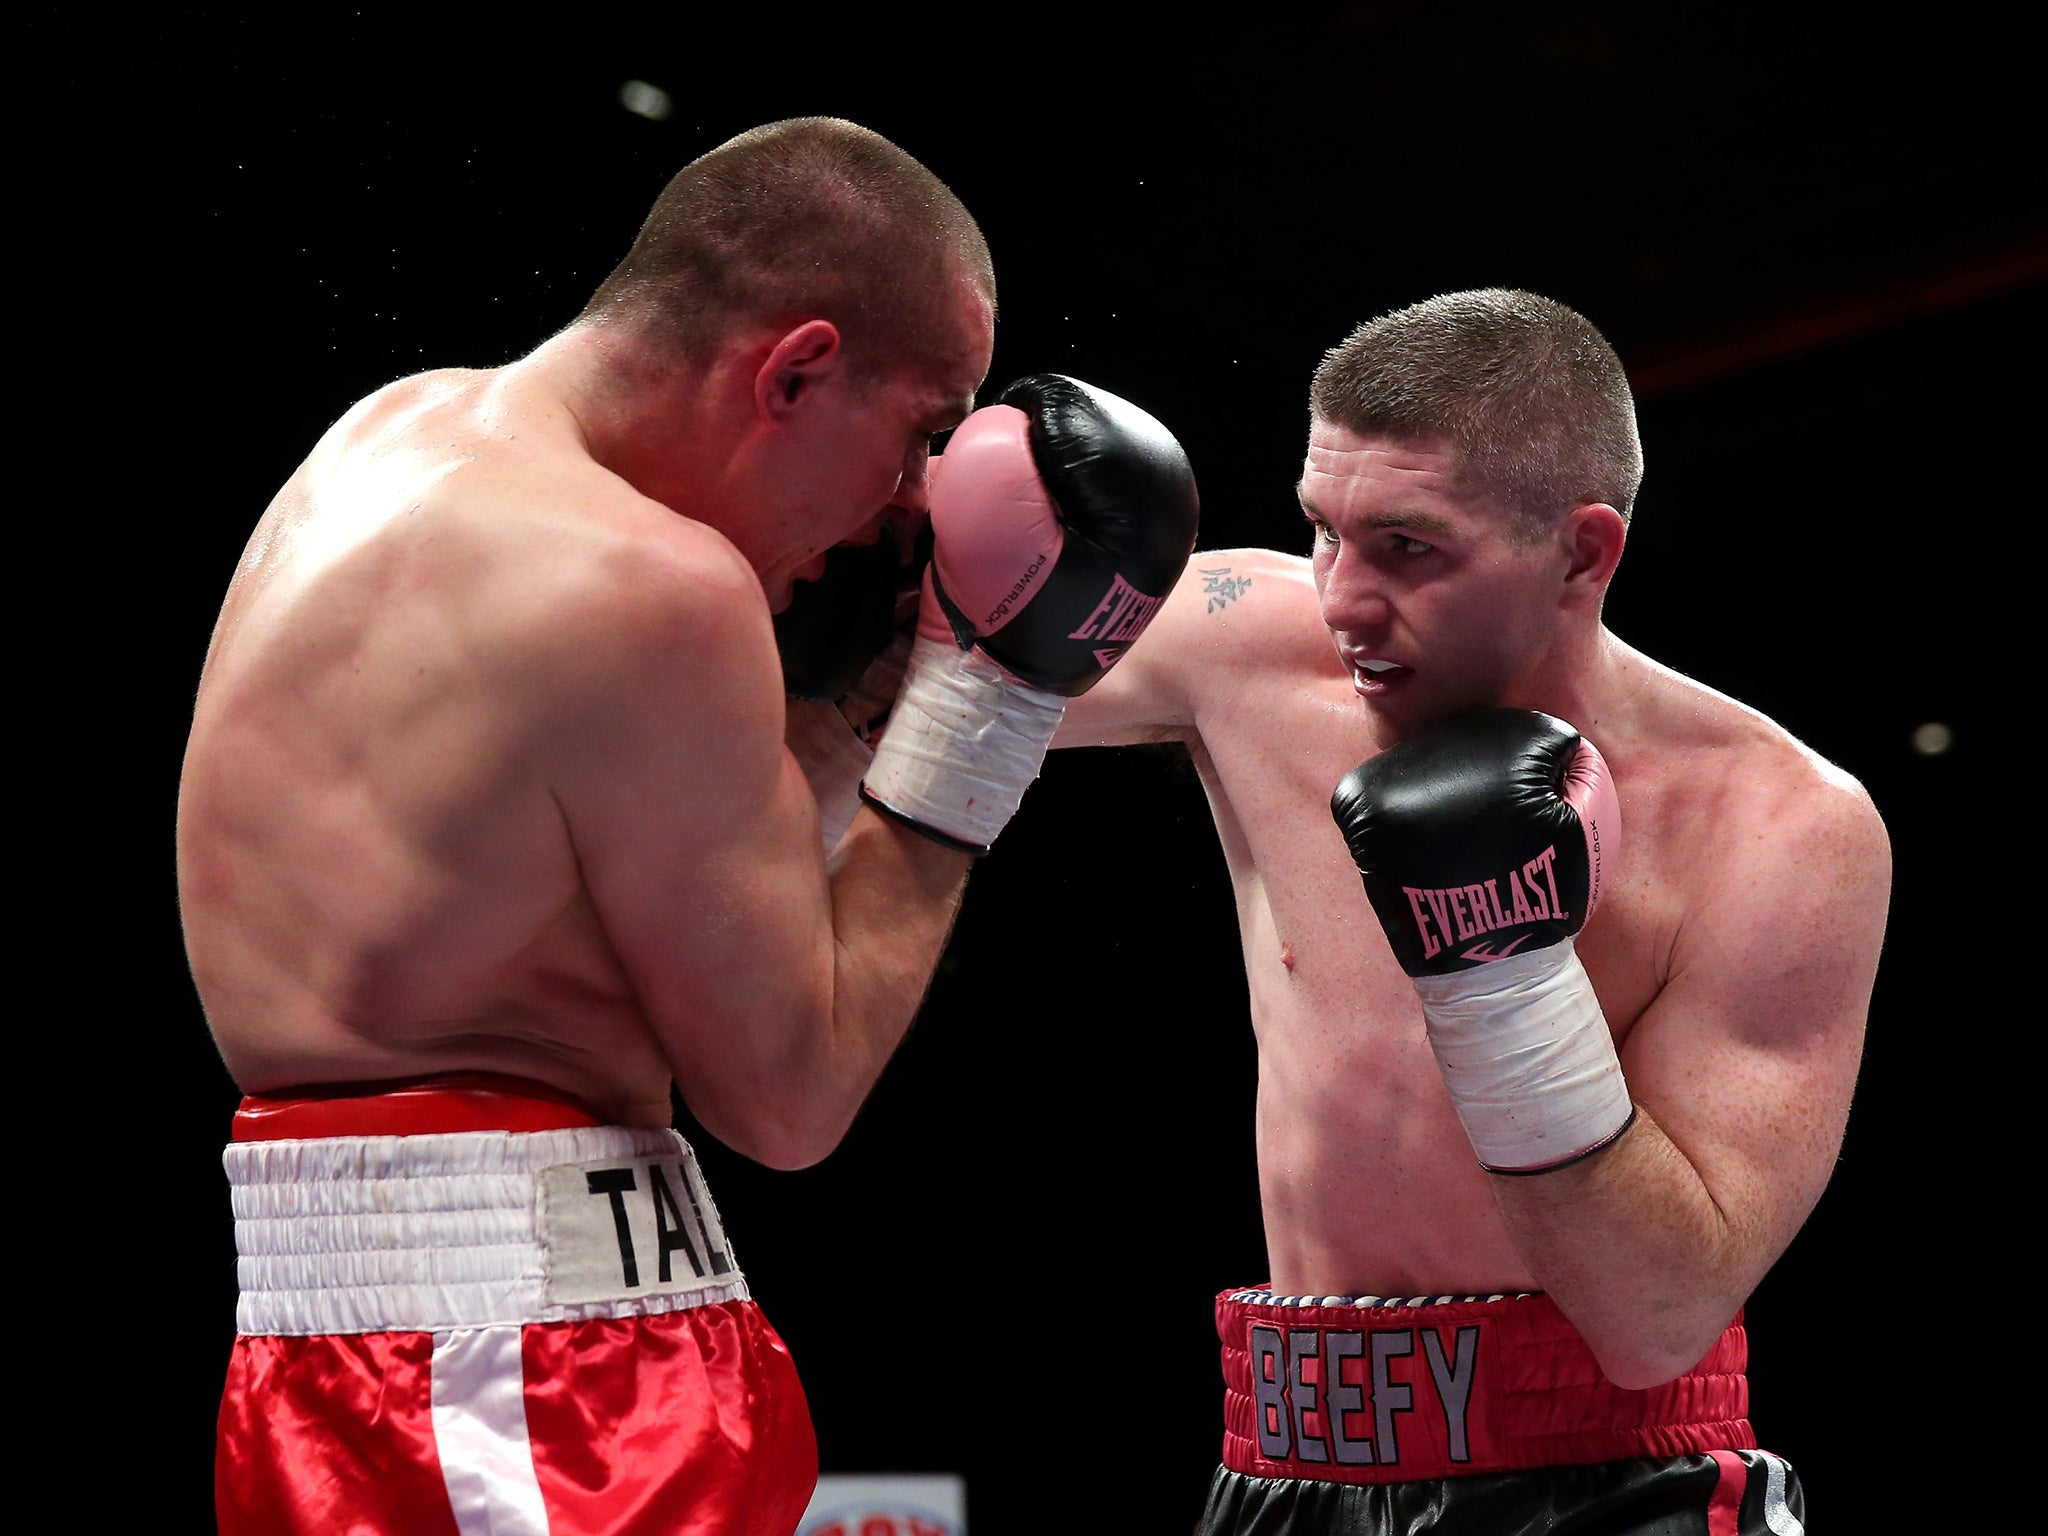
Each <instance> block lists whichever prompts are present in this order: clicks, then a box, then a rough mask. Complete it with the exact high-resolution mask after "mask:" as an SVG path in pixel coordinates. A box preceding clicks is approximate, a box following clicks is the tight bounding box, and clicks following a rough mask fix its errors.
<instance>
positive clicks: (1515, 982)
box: [1414, 940, 1635, 1173]
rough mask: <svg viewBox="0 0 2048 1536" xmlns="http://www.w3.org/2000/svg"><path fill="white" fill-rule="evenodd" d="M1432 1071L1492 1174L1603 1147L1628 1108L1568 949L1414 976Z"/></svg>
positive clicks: (1607, 1039)
mask: <svg viewBox="0 0 2048 1536" xmlns="http://www.w3.org/2000/svg"><path fill="white" fill-rule="evenodd" d="M1414 982H1415V990H1416V993H1417V994H1418V995H1419V996H1420V997H1421V999H1422V1014H1423V1019H1424V1021H1425V1022H1426V1023H1427V1025H1428V1028H1429V1044H1430V1048H1431V1049H1432V1050H1434V1051H1435V1052H1436V1062H1437V1068H1438V1070H1439V1071H1441V1072H1442V1073H1443V1079H1444V1085H1445V1086H1446V1087H1447V1088H1449V1089H1450V1091H1451V1102H1452V1103H1453V1104H1455V1105H1456V1106H1457V1110H1458V1119H1459V1120H1460V1122H1462V1123H1463V1125H1464V1127H1465V1134H1466V1136H1467V1137H1469V1138H1470V1140H1471V1142H1472V1150H1473V1151H1474V1152H1476V1153H1477V1154H1478V1155H1479V1162H1480V1166H1482V1167H1483V1168H1485V1169H1486V1170H1487V1171H1488V1172H1489V1173H1540V1172H1542V1171H1543V1170H1545V1169H1547V1168H1555V1167H1557V1166H1559V1165H1560V1164H1563V1163H1568V1162H1570V1161H1572V1160H1573V1159H1574V1158H1576V1157H1580V1156H1582V1155H1583V1154H1585V1153H1587V1152H1590V1151H1592V1150H1594V1149H1595V1148H1597V1147H1599V1146H1601V1145H1603V1144H1605V1143H1606V1142H1609V1141H1612V1140H1613V1139H1614V1138H1615V1137H1616V1136H1618V1135H1620V1134H1621V1133H1622V1132H1623V1131H1624V1130H1626V1129H1627V1128H1628V1125H1629V1122H1630V1120H1632V1119H1633V1118H1634V1116H1635V1105H1634V1104H1633V1103H1631V1102H1630V1100H1629V1096H1628V1082H1627V1080H1626V1079H1624V1078H1623V1077H1622V1075H1621V1059H1620V1058H1619V1057H1618V1056H1616V1055H1615V1051H1614V1036H1613V1034H1612V1033H1610V1032H1609V1030H1608V1028H1607V1019H1606V1016H1605V1015H1603V1014H1602V1013H1601V1011H1600V1000H1599V998H1597V997H1595V996H1594V995H1593V983H1592V981H1591V980H1590V979H1589V978H1588V977H1587V975H1586V968H1585V966H1583V965H1582V964H1580V963H1579V956H1578V952H1577V951H1576V950H1575V949H1574V948H1573V947H1572V944H1571V941H1570V940H1566V941H1565V942H1564V943H1562V944H1552V945H1549V946H1547V947H1545V948H1543V949H1538V950H1532V951H1531V952H1530V953H1528V954H1525V955H1515V956H1512V957H1510V958H1509V959H1506V960H1495V961H1492V962H1490V963H1489V964H1486V965H1482V966H1478V967H1476V968H1475V969H1473V970H1469V971H1458V972H1454V973H1453V974H1451V975H1448V976H1417V977H1415V978H1414Z"/></svg>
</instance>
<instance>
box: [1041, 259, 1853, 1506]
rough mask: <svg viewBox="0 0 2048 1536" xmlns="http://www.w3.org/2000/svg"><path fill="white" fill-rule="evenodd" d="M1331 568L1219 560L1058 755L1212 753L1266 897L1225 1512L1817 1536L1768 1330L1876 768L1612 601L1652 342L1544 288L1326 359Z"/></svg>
mask: <svg viewBox="0 0 2048 1536" xmlns="http://www.w3.org/2000/svg"><path fill="white" fill-rule="evenodd" d="M1310 402H1311V411H1310V422H1309V436H1308V451H1307V456H1306V461H1305V464H1304V468H1303V472H1302V476H1301V480H1300V483H1299V485H1298V487H1297V496H1298V499H1299V501H1300V504H1301V509H1302V511H1303V513H1304V514H1305V516H1306V518H1307V521H1308V525H1309V534H1310V540H1311V553H1310V555H1309V556H1308V558H1306V559H1302V558H1299V557H1295V556H1290V555H1285V554H1280V553H1276V552H1273V551H1270V550H1260V549H1237V550H1219V551H1214V552H1200V553H1197V554H1196V555H1195V556H1194V558H1193V559H1192V560H1191V561H1190V562H1189V565H1188V568H1187V571H1186V573H1185V575H1184V576H1183V578H1182V580H1181V581H1180V583H1179V584H1178V585H1177V586H1176V588H1175V589H1174V591H1173V593H1172V595H1171V596H1170V597H1169V598H1168V599H1167V601H1166V604H1165V606H1164V607H1163V608H1162V610H1161V611H1160V613H1159V614H1158V616H1157V617H1156V619H1155V620H1154V623H1153V626H1152V628H1151V630H1150V631H1148V633H1147V637H1146V640H1145V643H1144V644H1143V645H1142V646H1140V647H1139V648H1138V649H1137V650H1136V652H1135V653H1134V654H1133V655H1132V656H1131V658H1130V659H1129V660H1128V661H1127V662H1126V663H1125V664H1124V665H1123V666H1120V667H1119V668H1118V669H1117V671H1116V673H1115V674H1114V675H1113V676H1112V677H1111V678H1109V679H1108V680H1107V681H1106V682H1105V683H1104V685H1103V686H1102V687H1101V688H1098V689H1096V690H1094V691H1093V692H1092V693H1090V694H1089V695H1088V696H1087V697H1086V698H1085V699H1079V700H1076V701H1075V705H1074V707H1073V708H1072V709H1070V710H1069V711H1068V713H1067V715H1066V718H1065V720H1064V721H1063V723H1062V726H1061V728H1060V731H1059V733H1058V735H1057V737H1056V738H1055V742H1054V745H1055V746H1087V745H1114V744H1118V743H1127V742H1147V741H1150V742H1180V743H1184V744H1185V745H1186V747H1187V748H1188V749H1189V751H1190V753H1191V755H1192V758H1193V762H1194V765H1195V767H1196V770H1197V772H1198V773H1199V775H1200V777H1201V781H1202V784H1203V787H1204V789H1205V791H1206V793H1207V796H1208V800H1209V804H1210V807H1211V810H1212V812H1213V815H1214V818H1215V823H1216V828H1217V832H1218V834H1219V837H1220V839H1221V842H1222V847H1223V851H1224V854H1225V858H1226V862H1227V864H1228V867H1229V869H1230V872H1231V877H1232V881H1233V884H1234V886H1235V889H1236V895H1237V908H1238V914H1239V924H1240V930H1241V937H1242V946H1243V956H1244V963H1245V967H1246V978H1247V984H1248V991H1249V998H1250V1004H1251V1013H1252V1025H1253V1029H1254V1032H1255V1034H1256V1037H1257V1045H1258V1090H1257V1110H1256V1118H1257V1131H1256V1134H1257V1147H1258V1172H1259V1179H1260V1191H1261V1208H1262V1216H1263V1221H1264V1227H1265V1234H1266V1244H1267V1263H1268V1266H1269V1273H1268V1276H1267V1277H1266V1279H1265V1282H1264V1283H1263V1284H1261V1285H1259V1286H1257V1287H1256V1288H1253V1289H1248V1290H1241V1289H1233V1290H1230V1291H1225V1292H1224V1293H1222V1294H1221V1295H1220V1296H1219V1297H1218V1298H1217V1301H1216V1318H1217V1325H1218V1331H1219V1335H1220V1337H1221V1340H1222V1345H1223V1367H1224V1379H1225V1401H1224V1438H1223V1454H1222V1458H1221V1465H1220V1466H1219V1467H1218V1468H1217V1471H1216V1474H1215V1477H1214V1479H1213V1482H1212V1484H1211V1487H1210V1491H1209V1498H1208V1504H1207V1508H1206V1511H1205V1514H1204V1516H1203V1519H1202V1524H1201V1529H1202V1531H1203V1532H1205V1533H1209V1536H1223V1533H1250V1532H1253V1531H1258V1532H1271V1531H1282V1530H1287V1531H1302V1532H1308V1531H1316V1532H1342V1533H1360V1536H1364V1533H1371V1536H1394V1533H1400V1532H1409V1531H1420V1530H1428V1531H1430V1532H1433V1533H1436V1536H1455V1533H1467V1536H1480V1533H1485V1536H1499V1533H1502V1532H1536V1531H1567V1530H1572V1531H1576V1530H1587V1531H1591V1530H1596V1529H1597V1530H1598V1531H1600V1532H1602V1533H1604V1536H1622V1533H1636V1536H1652V1533H1654V1536H1735V1533H1747V1536H1763V1533H1766V1532H1769V1533H1771V1536H1792V1533H1794V1532H1797V1531H1799V1530H1801V1529H1802V1528H1803V1520H1804V1512H1805V1500H1806V1492H1805V1489H1804V1487H1803V1486H1802V1485H1801V1483H1800V1481H1799V1479H1798V1477H1797V1476H1796V1475H1795V1474H1794V1472H1793V1471H1792V1469H1791V1468H1790V1467H1789V1466H1788V1465H1787V1464H1786V1463H1785V1462H1784V1461H1783V1460H1782V1459H1781V1458H1779V1457H1776V1456H1774V1455H1772V1454H1770V1453H1769V1452H1767V1451H1765V1450H1763V1449H1761V1448H1760V1447H1759V1445H1758V1441H1757V1437H1756V1435H1755V1432H1754V1430H1753V1429H1752V1425H1751V1421H1750V1417H1749V1413H1750V1408H1749V1398H1748V1386H1747V1379H1746V1376H1745V1374H1744V1371H1745V1350H1746V1334H1745V1331H1744V1310H1745V1307H1746V1305H1747V1303H1748V1300H1749V1297H1750V1295H1751V1293H1752V1291H1753V1290H1754V1288H1755V1286H1756V1284H1757V1282H1758V1280H1759V1279H1760V1278H1761V1277H1762V1276H1763V1275H1764V1274H1765V1272H1766V1271H1767V1270H1768V1269H1769V1268H1770V1267H1771V1266H1772V1265H1773V1264H1774V1263H1775V1262H1776V1261H1777V1259H1778V1257H1779V1255H1780V1254H1781V1253H1782V1252H1783V1251H1784V1250H1785V1247H1786V1245H1787V1244H1788V1243H1789V1242H1791V1240H1792V1239H1793V1237H1794V1236H1795V1234H1796V1233H1797V1232H1798V1230H1799V1228H1800V1226H1801V1225H1802V1224H1803V1223H1804V1221H1805V1220H1806V1217H1807V1215H1808V1214H1809V1213H1810V1212H1811V1210H1812V1209H1813V1206H1814V1203H1815V1201H1816V1200H1817V1199H1818V1198H1819V1196H1820V1194H1821V1191H1822V1189H1823V1188H1824V1186H1825V1185H1826V1182H1827V1179H1828V1176H1829V1173H1830V1171H1831V1168H1832V1166H1833V1163H1834V1160H1835V1157H1836V1154H1837V1152H1838V1150H1839V1147H1840V1144H1841V1139H1842V1134H1843V1129H1844V1126H1845V1123H1846V1119H1847V1114H1848V1107H1849V1101H1850V1096H1851V1092H1852V1089H1853V1087H1854V1084H1855V1080H1856V1075H1857V1070H1858V1066H1859V1063H1860V1059H1861V1053H1862V1042H1863V1033H1864V1026H1865V1017H1866V1014H1867V1011H1868V1007H1869V1000H1870V995H1871V990H1872V985H1873V982H1874V979H1875V974H1876V968H1877V963H1878V957H1879V951H1880V948H1881V945H1882V941H1883V935H1884V926H1885V917H1886V909H1887V904H1888V900H1889V892H1890V878H1891V875H1890V849H1889V842H1888V838H1887V835H1886V832H1885V829H1884V827H1883V824H1882V822H1881V820H1880V818H1879V817H1878V815H1877V813H1876V810H1875V809H1874V807H1873V806H1872V804H1871V802H1870V799H1869V797H1868V795H1867V794H1866V793H1865V792H1864V790H1863V788H1862V787H1861V786H1860V785H1859V784H1857V783H1856V782H1855V781H1854V780H1853V779H1851V778H1850V777H1849V776H1848V775H1847V774H1845V773H1844V772H1842V771H1841V770H1840V769H1839V768H1837V767H1835V766H1834V765H1832V764H1830V763H1828V762H1825V761H1823V760H1822V759H1821V758H1820V757H1818V756H1817V755H1816V754H1815V753H1814V752H1812V751H1811V750H1810V749H1809V748H1807V747H1806V746H1804V745H1803V744H1802V743H1801V742H1799V741H1798V740H1796V739H1795V738H1794V737H1793V736H1792V735H1791V734H1789V733H1788V732H1787V731H1786V730H1785V729H1783V728H1782V727H1781V726H1779V725H1777V724H1776V723H1774V722H1773V721H1771V720H1769V719H1766V718H1765V717H1763V716H1762V715H1760V714H1759V713H1757V712H1756V711H1755V710H1753V709H1751V708H1749V707H1747V706H1745V705H1743V704H1740V703H1738V702H1737V701H1735V700H1733V699H1731V698H1728V697H1726V696H1725V695H1723V694H1720V693H1717V692H1715V691H1714V690H1712V689H1711V688H1708V687H1706V686H1703V685H1702V684H1700V683H1697V682H1695V681H1693V680H1691V679H1690V678H1687V677H1684V676H1681V675H1679V674H1678V673H1676V672H1674V671H1672V670H1671V669H1669V668H1667V667H1665V666H1662V665H1660V664H1659V663H1657V662H1656V661H1654V660H1652V659H1651V658H1650V657H1648V656H1646V655H1644V654H1642V653H1641V652H1640V651H1637V650H1635V649H1634V648H1632V647H1631V646H1629V645H1627V644H1626V643H1625V642H1623V641H1622V640H1621V639H1620V638H1619V637H1618V636H1616V635H1615V634H1614V633H1613V632H1612V631H1611V630H1609V629H1608V628H1607V627H1606V626H1605V624H1604V622H1603V619H1602V616H1601V615H1602V601H1603V598H1604V595H1605V593H1606V591H1607V589H1608V585H1609V582H1610V581H1611V579H1612V578H1613V576H1614V573H1615V569H1616V566H1617V564H1618V562H1619V560H1620V558H1621V554H1622V548H1623V545H1624V544H1625V542H1626V539H1627V532H1628V526H1629V517H1630V514H1631V511H1632V507H1633V501H1634V497H1635V493H1636V488H1637V486H1638V484H1639V482H1640V479H1641V474H1642V457H1641V448H1640V445H1639V441H1638V436H1637V431H1636V424H1635V412H1634V403H1633V399H1632V397H1631V394H1630V391H1629V388H1628V383H1627V380H1626V377H1625V376H1624V373H1623V370H1622V367H1621V364H1620V361H1619V360H1618V358H1616V356H1615V355H1614V352H1613V350H1612V349H1611V348H1610V347H1609V346H1608V344H1607V343H1606V341H1605V339H1604V338H1603V337H1601V336H1600V334H1599V333H1598V332H1597V331H1596V330H1595V329H1594V327H1593V326H1592V325H1590V324H1589V323H1588V322H1587V321H1586V320H1585V319H1584V318H1583V317H1582V316H1580V315H1578V314H1576V313H1574V312H1573V311H1572V310H1570V309H1568V308H1566V307H1565V306H1563V305H1561V304H1557V303H1555V302H1553V301H1551V300H1548V299H1544V298H1541V297H1539V296H1537V295H1533V294H1528V293H1523V292H1519V291H1514V290H1501V289H1488V290H1479V291H1474V292H1465V293H1454V294H1446V295H1441V296H1438V297H1436V298H1433V299H1430V300H1427V301H1424V302H1421V303H1418V304H1414V305H1411V306H1409V307H1407V308H1405V309H1401V310H1397V311H1394V312H1392V313H1390V314H1386V315H1382V316H1380V317H1378V318H1377V319H1375V320H1373V321H1371V322H1369V323H1367V324H1365V325H1362V326H1360V327H1359V328H1357V330H1355V331H1354V332H1353V333H1352V334H1351V335H1350V336H1349V337H1348V338H1346V339H1345V340H1344V341H1343V343H1342V344H1341V345H1339V346H1337V347H1335V348H1333V349H1332V350H1331V351H1330V352H1329V353H1328V354H1327V355H1326V357H1325V359H1324V360H1323V362H1322V363H1321V365H1320V366H1319V368H1318V369H1317V371H1316V374H1315V378H1314V381H1313V385H1312V388H1311V394H1310Z"/></svg>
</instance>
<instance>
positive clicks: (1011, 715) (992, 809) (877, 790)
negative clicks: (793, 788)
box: [861, 635, 1067, 853]
mask: <svg viewBox="0 0 2048 1536" xmlns="http://www.w3.org/2000/svg"><path fill="white" fill-rule="evenodd" d="M1066 711H1067V701H1066V699H1065V698H1064V697H1063V696H1061V695H1060V694H1056V693H1044V692H1041V691H1040V690H1038V689H1036V688H1031V687H1028V686H1026V685H1025V684H1023V683H1020V682H1018V681H1017V680H1016V679H1015V678H1013V677H1011V676H1010V675H1009V674H1008V673H1006V672H1004V671H1003V669H1002V668H1001V667H999V666H997V665H996V664H995V663H994V662H993V661H990V660H989V659H988V657H986V656H984V655H982V654H981V653H980V652H979V651H972V650H968V651H963V650H961V649H960V648H959V647H957V646H955V645H953V644H951V643H949V642H947V641H943V640H934V639H931V638H930V637H928V636H925V635H920V636H918V639H917V645H916V647H915V648H914V649H913V650H912V651H911V653H910V669H909V671H908V672H907V673H906V674H905V676H904V679H903V687H902V690H901V691H900V692H899V693H898V694H897V696H896V707H895V709H894V710H893V711H892V712H891V713H890V715H889V723H888V725H887V727H886V728H885V729H884V730H883V732H882V739H881V743H880V745H878V746H877V747H876V749H875V760H874V764H873V765H872V766H871V767H870V768H869V769H868V775H867V779H866V781H865V783H863V785H862V786H861V790H862V793H863V794H864V795H865V796H866V797H867V798H868V799H870V800H872V801H874V802H875V803H876V804H877V805H879V806H881V807H882V808H883V809H884V810H887V811H889V812H891V813H893V814H894V815H895V816H897V817H898V818H900V819H901V820H904V821H907V822H909V823H911V824H912V825H914V826H916V827H918V828H919V829H920V830H923V831H926V832H931V833H935V834H937V835H938V836H939V838H940V840H941V841H944V842H949V843H952V844H954V845H956V846H959V847H962V848H965V849H967V850H968V851H970V852H975V853H985V852H987V851H988V847H989V845H990V844H991V843H993V842H994V841H995V839H996V834H997V833H998V832H1000V831H1002V829H1003V827H1004V826H1005V825H1006V824H1008V822H1009V820H1010V818H1011V817H1012V816H1013V815H1015V814H1016V811H1017V805H1018V802H1019V801H1021V800H1022V799H1023V798H1024V791H1025V790H1026V789H1028V788H1030V786H1031V781H1032V780H1033V779H1035V778H1037V777H1038V770H1039V767H1040V765H1041V764H1042V763H1043V762H1044V761H1045V753H1046V749H1047V748H1048V747H1050V746H1051V745H1052V737H1053V732H1054V731H1056V730H1058V729H1059V725H1060V720H1061V718H1062V717H1063V716H1064V715H1065V714H1066Z"/></svg>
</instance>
